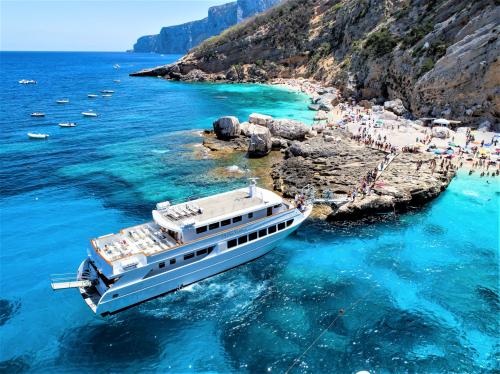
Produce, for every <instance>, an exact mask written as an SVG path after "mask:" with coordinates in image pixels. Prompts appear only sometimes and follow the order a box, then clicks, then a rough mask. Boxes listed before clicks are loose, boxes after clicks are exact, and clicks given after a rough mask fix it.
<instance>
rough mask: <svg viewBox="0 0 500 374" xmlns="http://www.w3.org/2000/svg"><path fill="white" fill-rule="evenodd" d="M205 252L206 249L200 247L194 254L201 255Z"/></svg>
mask: <svg viewBox="0 0 500 374" xmlns="http://www.w3.org/2000/svg"><path fill="white" fill-rule="evenodd" d="M206 254H207V249H206V248H205V249H200V250H199V251H197V252H196V256H203V255H206Z"/></svg>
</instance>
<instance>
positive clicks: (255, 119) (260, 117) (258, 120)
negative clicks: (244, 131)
mask: <svg viewBox="0 0 500 374" xmlns="http://www.w3.org/2000/svg"><path fill="white" fill-rule="evenodd" d="M272 119H273V117H271V116H266V115H265V114H259V113H252V114H250V117H249V119H248V122H250V123H253V124H255V125H260V126H267V124H268V123H269V122H270V121H272Z"/></svg>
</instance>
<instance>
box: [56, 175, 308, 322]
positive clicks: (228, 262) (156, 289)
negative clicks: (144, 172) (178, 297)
mask: <svg viewBox="0 0 500 374" xmlns="http://www.w3.org/2000/svg"><path fill="white" fill-rule="evenodd" d="M311 210H312V205H311V204H309V203H308V202H305V201H304V199H303V198H302V197H301V198H300V199H296V201H295V202H293V201H286V200H285V199H283V198H281V197H280V196H278V195H277V194H275V193H274V192H271V191H268V190H265V189H263V188H259V187H257V186H256V184H255V179H253V180H252V181H251V183H250V186H249V187H248V188H242V189H237V190H233V191H229V192H225V193H221V194H217V195H213V196H210V197H205V198H201V199H198V200H193V201H189V202H186V203H182V204H177V205H171V204H170V203H169V202H164V203H159V204H157V205H156V209H155V210H153V221H151V222H147V223H144V224H141V225H138V226H134V227H129V228H126V229H123V230H121V231H120V232H119V233H117V234H109V235H105V236H101V237H99V238H96V239H92V240H91V244H92V249H91V250H89V251H88V257H87V258H86V259H85V260H84V261H83V262H82V264H81V265H80V267H79V269H78V274H77V276H76V278H75V277H73V278H64V277H61V276H59V278H58V279H53V281H52V288H53V289H54V290H59V289H65V288H79V290H80V293H81V295H82V297H83V299H84V300H85V302H86V303H87V304H88V306H89V307H90V308H91V309H92V311H94V313H97V314H101V315H108V314H113V313H116V312H119V311H121V310H124V309H127V308H129V307H131V306H134V305H136V304H139V303H142V302H144V301H147V300H149V299H152V298H155V297H158V296H160V295H163V294H165V293H168V292H170V291H175V290H178V289H180V288H182V287H184V286H187V285H189V284H191V283H194V282H197V281H199V280H201V279H204V278H207V277H210V276H213V275H215V274H218V273H221V272H224V271H226V270H229V269H231V268H234V267H236V266H239V265H242V264H244V263H246V262H249V261H252V260H254V259H256V258H258V257H260V256H263V255H265V254H266V253H268V252H269V251H271V250H272V249H273V248H274V247H275V246H276V245H277V243H278V241H279V240H281V239H283V238H285V237H286V236H288V235H289V234H290V233H292V232H293V231H294V230H296V229H297V228H298V227H299V226H300V225H301V224H302V222H304V220H305V219H306V218H307V217H308V216H309V214H310V213H311Z"/></svg>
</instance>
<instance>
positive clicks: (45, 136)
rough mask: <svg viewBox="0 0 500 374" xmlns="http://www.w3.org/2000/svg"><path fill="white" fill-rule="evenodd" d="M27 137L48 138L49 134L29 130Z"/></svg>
mask: <svg viewBox="0 0 500 374" xmlns="http://www.w3.org/2000/svg"><path fill="white" fill-rule="evenodd" d="M28 138H30V139H48V138H49V134H37V133H33V132H29V133H28Z"/></svg>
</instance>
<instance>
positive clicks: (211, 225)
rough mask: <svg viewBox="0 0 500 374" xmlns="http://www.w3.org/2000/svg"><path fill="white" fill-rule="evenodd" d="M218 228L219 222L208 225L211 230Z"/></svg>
mask: <svg viewBox="0 0 500 374" xmlns="http://www.w3.org/2000/svg"><path fill="white" fill-rule="evenodd" d="M218 228H219V222H215V223H211V224H210V225H208V229H209V230H215V229H218Z"/></svg>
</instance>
